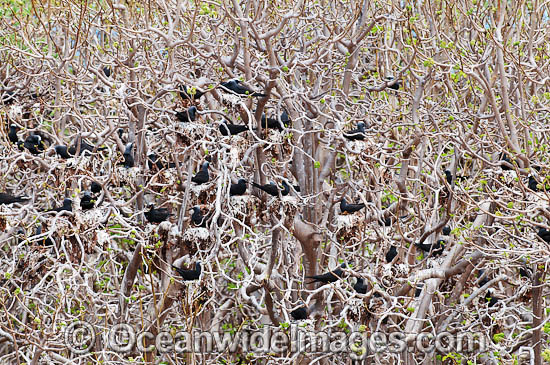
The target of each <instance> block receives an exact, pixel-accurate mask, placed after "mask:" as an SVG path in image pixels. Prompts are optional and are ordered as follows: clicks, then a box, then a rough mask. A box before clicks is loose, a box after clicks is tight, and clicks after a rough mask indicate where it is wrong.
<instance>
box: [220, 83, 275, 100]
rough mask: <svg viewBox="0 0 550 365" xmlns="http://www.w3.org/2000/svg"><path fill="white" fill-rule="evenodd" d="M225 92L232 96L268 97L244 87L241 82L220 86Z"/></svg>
mask: <svg viewBox="0 0 550 365" xmlns="http://www.w3.org/2000/svg"><path fill="white" fill-rule="evenodd" d="M220 85H221V86H222V89H223V90H224V91H229V92H231V93H232V94H237V95H246V96H266V95H265V94H262V93H258V92H255V91H253V90H252V89H250V88H248V87H247V86H245V85H243V84H242V83H241V81H240V80H237V79H235V80H230V81H225V82H222V83H221V84H220Z"/></svg>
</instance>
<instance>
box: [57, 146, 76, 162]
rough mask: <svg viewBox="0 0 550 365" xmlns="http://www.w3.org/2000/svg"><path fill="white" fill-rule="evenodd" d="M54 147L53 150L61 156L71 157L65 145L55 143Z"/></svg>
mask: <svg viewBox="0 0 550 365" xmlns="http://www.w3.org/2000/svg"><path fill="white" fill-rule="evenodd" d="M54 149H55V152H56V153H57V154H58V155H59V156H60V157H61V158H64V159H68V158H71V157H73V156H71V155H69V152H67V146H63V145H57V146H55V147H54Z"/></svg>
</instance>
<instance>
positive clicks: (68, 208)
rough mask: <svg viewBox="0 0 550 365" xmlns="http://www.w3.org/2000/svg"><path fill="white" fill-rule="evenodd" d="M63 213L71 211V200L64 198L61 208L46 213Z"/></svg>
mask: <svg viewBox="0 0 550 365" xmlns="http://www.w3.org/2000/svg"><path fill="white" fill-rule="evenodd" d="M63 211H67V212H72V211H73V201H72V200H71V199H69V198H65V199H64V200H63V205H62V206H60V207H58V208H53V209H50V210H48V212H58V213H59V212H63Z"/></svg>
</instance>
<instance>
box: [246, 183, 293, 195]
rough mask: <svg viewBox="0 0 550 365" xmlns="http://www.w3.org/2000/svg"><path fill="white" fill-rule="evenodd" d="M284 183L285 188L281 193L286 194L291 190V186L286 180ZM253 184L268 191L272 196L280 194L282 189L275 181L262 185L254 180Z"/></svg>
mask: <svg viewBox="0 0 550 365" xmlns="http://www.w3.org/2000/svg"><path fill="white" fill-rule="evenodd" d="M282 185H283V190H282V191H281V195H283V196H286V195H288V193H289V192H290V186H288V184H287V183H286V182H284V181H283V183H282ZM252 186H254V187H255V188H258V189H260V190H262V191H264V192H266V193H268V194H269V195H271V196H278V195H279V190H280V189H279V187H278V186H277V185H276V184H275V183H269V184H265V185H260V184H257V183H255V182H254V181H253V182H252Z"/></svg>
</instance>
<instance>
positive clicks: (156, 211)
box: [143, 204, 172, 223]
mask: <svg viewBox="0 0 550 365" xmlns="http://www.w3.org/2000/svg"><path fill="white" fill-rule="evenodd" d="M143 214H144V215H145V218H146V219H147V220H148V221H149V222H151V223H162V222H164V221H165V220H166V219H168V217H169V216H170V215H172V214H171V213H170V212H169V211H168V209H167V208H153V204H150V205H149V211H148V212H145V213H143Z"/></svg>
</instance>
